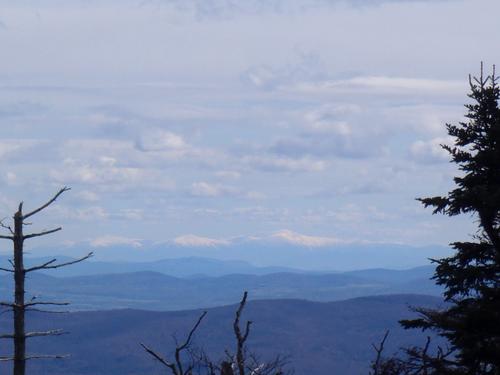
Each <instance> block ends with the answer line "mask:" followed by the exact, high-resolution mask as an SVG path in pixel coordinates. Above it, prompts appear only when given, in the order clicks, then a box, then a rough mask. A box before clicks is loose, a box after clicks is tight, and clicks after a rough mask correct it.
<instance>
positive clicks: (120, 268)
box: [0, 256, 306, 277]
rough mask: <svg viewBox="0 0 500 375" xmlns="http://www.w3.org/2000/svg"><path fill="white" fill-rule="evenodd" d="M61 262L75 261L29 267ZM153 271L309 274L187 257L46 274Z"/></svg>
mask: <svg viewBox="0 0 500 375" xmlns="http://www.w3.org/2000/svg"><path fill="white" fill-rule="evenodd" d="M53 258H57V259H58V261H60V262H67V261H70V260H74V259H75V258H70V257H66V256H56V257H37V258H29V257H28V258H26V260H25V263H26V264H27V265H28V266H29V265H35V264H42V263H45V262H46V261H48V260H51V259H53ZM0 264H1V266H3V267H9V263H8V257H6V256H1V257H0ZM143 271H152V272H159V273H163V274H165V275H170V276H175V277H196V276H223V275H230V274H250V275H266V274H270V273H277V272H294V273H301V272H306V271H303V270H300V269H295V268H290V267H258V266H254V265H253V264H251V263H249V262H245V261H241V260H218V259H211V258H204V257H184V258H170V259H161V260H157V261H151V262H116V261H115V262H110V261H108V262H103V261H95V260H92V258H91V259H90V260H87V261H85V262H81V263H77V264H74V265H72V266H71V267H63V268H59V269H57V270H49V271H44V273H46V274H48V275H54V276H58V277H60V276H84V275H102V274H114V273H131V272H143Z"/></svg>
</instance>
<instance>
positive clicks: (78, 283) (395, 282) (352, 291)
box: [0, 261, 441, 311]
mask: <svg viewBox="0 0 500 375" xmlns="http://www.w3.org/2000/svg"><path fill="white" fill-rule="evenodd" d="M176 263H179V264H183V261H176ZM163 264H164V263H163V262H159V263H158V264H156V263H152V264H151V265H153V266H158V267H159V266H161V265H163ZM216 264H217V263H216ZM231 265H232V264H231ZM243 268H244V267H243ZM68 269H69V268H68ZM253 269H254V270H258V269H257V268H253ZM223 270H224V269H223V267H222V268H220V269H219V271H220V273H223V272H222V271H223ZM250 270H252V268H248V271H250ZM178 271H181V268H179V270H178ZM187 271H188V268H185V269H184V271H182V273H188V272H187ZM260 271H261V272H262V273H263V272H264V269H260ZM267 271H269V270H267ZM432 273H433V267H432V266H424V267H418V268H414V269H409V270H404V271H397V270H385V269H372V270H364V271H352V272H344V273H325V274H322V273H304V272H301V273H292V272H279V273H271V274H261V275H251V274H229V275H223V276H217V277H208V276H197V277H195V276H191V277H185V278H178V277H173V276H169V275H166V274H163V273H159V272H152V271H142V272H131V273H120V274H118V273H116V274H104V275H86V276H73V277H54V276H50V275H46V274H41V273H36V274H35V273H34V274H30V275H29V278H28V280H27V283H26V290H27V295H28V296H33V295H34V296H37V298H38V299H39V300H56V301H70V302H71V303H72V304H71V306H70V308H71V309H72V310H102V309H117V308H139V309H145V310H165V311H168V310H185V309H192V308H206V307H215V306H220V305H224V304H229V303H231V302H233V301H235V300H237V299H238V298H239V296H240V295H241V293H242V292H243V291H244V290H247V291H249V292H250V296H251V297H252V298H253V299H277V298H299V299H307V300H310V301H337V300H343V299H349V298H353V297H361V296H370V295H380V294H395V293H418V294H427V295H435V296H439V295H441V288H439V287H437V286H436V285H435V284H434V282H433V281H431V280H429V279H430V277H431V276H432ZM12 288H13V281H12V276H11V275H10V274H7V275H2V276H0V299H1V300H9V299H11V296H12ZM29 298H30V297H29Z"/></svg>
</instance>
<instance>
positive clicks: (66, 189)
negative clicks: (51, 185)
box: [19, 186, 71, 220]
mask: <svg viewBox="0 0 500 375" xmlns="http://www.w3.org/2000/svg"><path fill="white" fill-rule="evenodd" d="M68 190H71V188H69V187H66V186H65V187H63V188H62V189H61V190H59V191H58V192H57V194H56V195H54V197H52V199H51V200H49V201H48V202H47V203H45V204H44V205H42V206H40V207H38V208H37V209H35V210H33V211H31V212H29V213H27V214H25V215H23V220H24V219H27V218H29V217H30V216H33V215H34V214H36V213H38V212H40V211H42V210H43V209H44V208H47V207H48V206H50V205H51V204H52V203H54V202H55V201H56V199H57V198H59V196H60V195H61V194H62V193H64V192H65V191H68ZM21 210H22V202H21V204H20V205H19V212H21Z"/></svg>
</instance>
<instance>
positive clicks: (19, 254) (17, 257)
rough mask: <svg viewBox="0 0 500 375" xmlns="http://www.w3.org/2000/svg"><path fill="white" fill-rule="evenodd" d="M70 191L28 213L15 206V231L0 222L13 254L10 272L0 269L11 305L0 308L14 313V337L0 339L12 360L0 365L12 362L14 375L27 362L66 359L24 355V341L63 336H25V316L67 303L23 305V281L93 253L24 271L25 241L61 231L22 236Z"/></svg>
mask: <svg viewBox="0 0 500 375" xmlns="http://www.w3.org/2000/svg"><path fill="white" fill-rule="evenodd" d="M68 190H70V188H68V187H64V188H62V189H61V190H59V191H58V192H57V193H56V194H55V195H54V196H53V197H52V199H50V200H49V201H48V202H46V203H45V204H43V205H42V206H40V207H38V208H37V209H35V210H33V211H30V212H28V213H23V202H21V203H20V204H19V206H18V209H17V212H16V213H15V214H14V216H13V221H14V229H12V227H11V226H9V225H6V224H4V223H3V221H1V222H0V227H2V228H4V229H7V230H8V231H9V232H10V234H9V235H0V239H6V240H10V241H12V242H13V245H14V246H13V252H14V259H13V260H12V259H11V260H9V263H10V264H11V266H12V268H0V270H1V271H5V272H10V273H12V275H13V276H14V285H15V286H14V302H0V306H2V307H6V308H8V309H9V310H12V311H13V316H14V319H13V322H14V327H13V328H14V333H11V334H3V335H0V339H11V340H13V342H14V355H13V356H11V357H0V361H13V362H14V372H13V374H14V375H25V372H26V361H27V360H31V359H46V358H53V359H59V358H64V357H66V356H65V355H27V354H26V339H28V338H32V337H41V336H59V335H62V334H64V333H65V332H63V331H62V330H59V329H55V330H48V331H40V332H26V330H25V315H26V312H27V311H38V312H52V311H47V310H44V309H43V306H66V305H68V304H69V303H68V302H50V301H38V300H36V298H35V297H33V298H32V299H30V300H29V301H27V302H26V301H25V293H26V292H25V279H26V275H27V274H28V273H30V272H34V271H40V270H49V269H56V268H60V267H65V266H69V265H71V264H75V263H79V262H81V261H83V260H85V259H88V258H90V257H91V256H92V253H89V254H87V255H86V256H84V257H82V258H80V259H76V260H73V261H70V262H64V263H57V259H52V260H50V261H48V262H45V263H43V264H40V265H37V266H33V267H29V268H25V267H24V241H25V240H27V239H30V238H35V237H41V236H46V235H48V234H51V233H55V232H58V231H60V230H61V229H62V228H61V227H57V228H54V229H49V230H43V231H41V232H37V233H30V234H24V232H23V228H24V226H26V225H30V224H31V223H28V222H26V221H25V220H26V219H28V218H30V217H31V216H33V215H35V214H37V213H39V212H40V211H42V210H44V209H45V208H47V207H48V206H50V205H51V204H52V203H54V202H55V201H56V200H57V198H59V196H60V195H61V194H63V193H64V192H66V191H68Z"/></svg>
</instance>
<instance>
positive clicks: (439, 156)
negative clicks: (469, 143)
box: [410, 137, 453, 164]
mask: <svg viewBox="0 0 500 375" xmlns="http://www.w3.org/2000/svg"><path fill="white" fill-rule="evenodd" d="M442 144H448V145H450V144H453V138H452V137H436V138H433V139H430V140H428V141H422V140H419V141H415V142H414V143H413V144H412V145H411V146H410V154H411V156H412V158H413V159H414V160H415V161H417V162H419V163H424V164H433V163H443V162H446V161H449V160H450V155H449V154H448V152H447V151H446V150H444V149H443V148H442V147H441V145H442Z"/></svg>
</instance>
